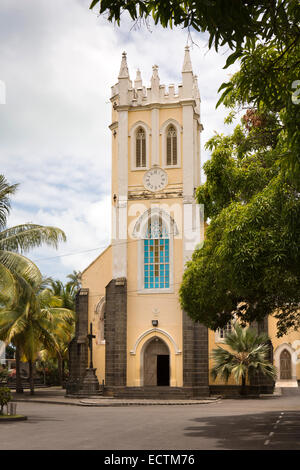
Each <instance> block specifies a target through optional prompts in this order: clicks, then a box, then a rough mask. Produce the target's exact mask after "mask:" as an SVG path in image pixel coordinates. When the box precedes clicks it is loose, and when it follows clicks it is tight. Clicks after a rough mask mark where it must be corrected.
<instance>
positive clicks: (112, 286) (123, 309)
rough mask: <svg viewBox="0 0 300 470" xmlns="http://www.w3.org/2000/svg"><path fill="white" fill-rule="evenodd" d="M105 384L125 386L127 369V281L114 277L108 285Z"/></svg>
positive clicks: (105, 327)
mask: <svg viewBox="0 0 300 470" xmlns="http://www.w3.org/2000/svg"><path fill="white" fill-rule="evenodd" d="M104 329H105V333H104V334H105V385H107V386H125V385H126V370H127V364H126V363H127V282H126V279H125V278H119V279H113V280H111V281H110V283H109V284H108V285H107V286H106V307H105V326H104Z"/></svg>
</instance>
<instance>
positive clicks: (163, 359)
mask: <svg viewBox="0 0 300 470" xmlns="http://www.w3.org/2000/svg"><path fill="white" fill-rule="evenodd" d="M144 385H145V386H147V385H148V386H151V385H152V386H155V385H157V386H169V385H170V351H169V348H168V346H167V345H166V343H165V342H164V341H163V340H162V339H160V338H157V337H155V338H153V339H151V340H150V341H149V342H148V344H147V345H146V348H145V350H144Z"/></svg>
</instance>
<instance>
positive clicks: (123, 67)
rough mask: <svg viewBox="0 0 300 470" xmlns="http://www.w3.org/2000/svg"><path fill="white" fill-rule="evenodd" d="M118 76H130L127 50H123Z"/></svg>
mask: <svg viewBox="0 0 300 470" xmlns="http://www.w3.org/2000/svg"><path fill="white" fill-rule="evenodd" d="M118 78H129V72H128V67H127V57H126V52H123V54H122V61H121V67H120V72H119V76H118Z"/></svg>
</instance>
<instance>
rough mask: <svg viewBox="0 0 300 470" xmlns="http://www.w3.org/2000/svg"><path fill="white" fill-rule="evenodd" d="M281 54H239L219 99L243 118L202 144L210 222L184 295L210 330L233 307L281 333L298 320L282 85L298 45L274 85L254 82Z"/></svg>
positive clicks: (293, 150) (293, 190) (287, 117)
mask: <svg viewBox="0 0 300 470" xmlns="http://www.w3.org/2000/svg"><path fill="white" fill-rule="evenodd" d="M298 49H299V48H298ZM278 55H280V51H276V50H270V48H269V47H265V48H261V47H258V48H257V50H256V52H255V54H253V53H252V54H250V53H249V54H248V55H247V57H246V55H245V60H242V61H241V69H240V71H239V72H238V73H237V74H235V75H234V76H233V77H232V79H231V80H230V82H229V85H228V87H227V91H228V92H227V94H226V95H225V96H223V98H222V99H223V102H224V104H225V105H226V106H227V107H228V108H229V109H230V110H231V112H230V115H229V119H228V120H232V119H233V117H234V115H235V113H236V111H238V110H241V109H242V108H245V111H244V113H245V114H244V116H243V118H242V122H241V124H240V125H239V126H237V127H236V129H235V130H234V132H233V134H232V135H230V136H222V135H216V136H215V137H213V138H212V139H211V140H210V141H209V142H208V143H207V148H208V149H209V150H210V151H211V152H212V157H211V160H210V161H209V162H207V163H206V164H205V165H204V169H205V173H206V175H207V181H206V183H205V184H204V185H203V186H201V187H200V188H198V190H197V199H198V202H199V203H201V204H204V207H205V216H206V217H207V218H209V219H210V220H209V222H210V223H209V227H208V229H207V231H206V240H205V243H204V246H203V249H199V250H196V251H195V253H194V256H193V259H192V261H191V262H190V263H188V265H187V269H186V272H185V274H184V278H183V283H182V286H181V290H180V295H181V304H182V307H183V308H184V309H185V310H186V311H187V312H188V313H189V314H190V316H191V317H192V318H194V319H195V320H198V321H201V322H203V323H204V324H206V325H207V326H208V327H210V328H213V329H215V328H217V327H219V326H223V325H225V324H226V323H227V321H229V320H230V318H232V316H233V314H234V313H235V314H236V315H237V316H238V317H239V318H240V319H241V320H242V321H243V322H244V323H246V322H252V321H254V320H258V321H260V320H262V319H263V318H264V316H266V315H271V314H275V315H276V316H277V318H278V335H282V334H284V333H286V332H287V330H288V329H289V328H291V327H294V328H297V327H299V326H300V316H299V303H300V294H299V292H300V290H299V287H300V276H299V274H300V272H299V270H300V251H299V246H300V198H299V180H298V179H297V175H298V174H299V166H297V159H298V158H299V155H298V154H299V146H300V141H299V122H300V116H299V111H300V110H299V108H300V106H298V107H297V106H295V105H293V106H294V107H293V106H292V102H291V99H290V92H289V91H288V90H287V87H288V85H289V81H290V80H291V78H292V74H293V73H294V70H295V69H293V67H294V66H295V64H296V55H295V51H293V52H290V54H289V55H287V56H286V58H285V61H286V64H285V68H286V74H285V75H284V76H283V75H281V74H278V75H277V76H276V78H275V75H276V74H275V73H274V74H272V76H273V75H274V80H273V78H272V80H273V85H274V87H271V88H270V89H268V84H266V83H265V84H264V85H265V86H266V88H267V90H266V91H265V92H264V93H261V91H260V87H261V85H260V84H259V83H257V82H256V79H257V70H259V69H260V68H261V67H262V68H263V69H265V68H268V67H269V68H270V64H272V63H273V61H274V60H276V57H278ZM274 57H275V59H274ZM246 82H247V85H246ZM281 90H282V92H281ZM252 96H253V97H254V98H253V102H251V97H252ZM257 96H259V99H258V98H255V97H257ZM280 97H281V98H280ZM254 103H256V104H257V106H254ZM297 119H298V120H297ZM291 121H293V122H291ZM297 142H299V145H298V144H297ZM291 169H293V170H291Z"/></svg>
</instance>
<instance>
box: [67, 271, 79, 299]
mask: <svg viewBox="0 0 300 470" xmlns="http://www.w3.org/2000/svg"><path fill="white" fill-rule="evenodd" d="M67 278H68V279H70V281H69V282H67V284H66V289H69V290H70V292H71V293H72V295H73V297H74V298H75V295H76V293H77V292H78V290H79V289H80V287H81V272H80V271H75V270H74V271H73V272H72V274H68V276H67Z"/></svg>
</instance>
